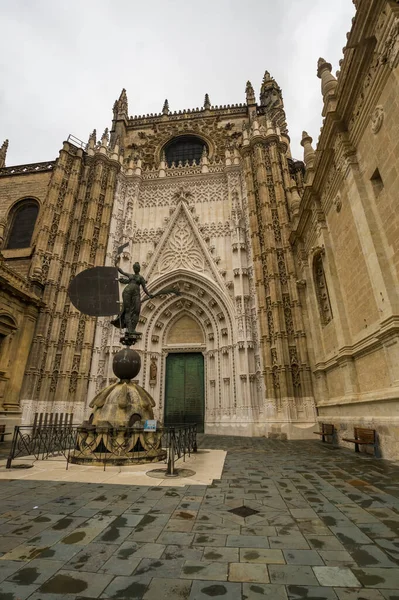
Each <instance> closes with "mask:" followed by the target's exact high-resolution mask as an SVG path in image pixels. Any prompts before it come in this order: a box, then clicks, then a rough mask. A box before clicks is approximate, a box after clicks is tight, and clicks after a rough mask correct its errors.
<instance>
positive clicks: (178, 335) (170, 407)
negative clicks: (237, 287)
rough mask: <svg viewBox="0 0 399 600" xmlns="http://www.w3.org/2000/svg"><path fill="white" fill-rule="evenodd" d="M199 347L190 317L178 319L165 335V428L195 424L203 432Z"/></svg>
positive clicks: (199, 331) (197, 328)
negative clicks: (166, 351)
mask: <svg viewBox="0 0 399 600" xmlns="http://www.w3.org/2000/svg"><path fill="white" fill-rule="evenodd" d="M203 343H204V334H203V331H202V329H201V327H200V325H199V323H198V322H197V321H196V320H194V319H193V318H192V316H191V315H190V314H184V315H181V316H180V318H178V319H177V320H176V321H175V322H174V324H173V325H172V326H171V328H170V330H169V332H168V336H167V344H168V346H169V348H168V350H169V353H168V355H167V357H166V369H165V371H166V377H165V404H164V406H165V414H164V422H165V425H171V424H173V423H196V424H197V430H198V431H199V432H203V431H204V416H205V380H204V355H203V354H202V352H198V346H199V345H202V344H203ZM190 346H191V348H190ZM183 349H184V351H182V350H183ZM195 350H197V351H195Z"/></svg>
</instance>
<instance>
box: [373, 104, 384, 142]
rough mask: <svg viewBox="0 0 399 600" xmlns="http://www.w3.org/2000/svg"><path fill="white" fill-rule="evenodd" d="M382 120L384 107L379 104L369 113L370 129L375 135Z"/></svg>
mask: <svg viewBox="0 0 399 600" xmlns="http://www.w3.org/2000/svg"><path fill="white" fill-rule="evenodd" d="M383 122H384V107H383V106H382V105H381V104H379V105H378V106H376V107H375V109H374V111H373V114H372V115H371V131H372V132H373V133H374V135H376V134H377V133H378V132H379V130H380V129H381V127H382V124H383Z"/></svg>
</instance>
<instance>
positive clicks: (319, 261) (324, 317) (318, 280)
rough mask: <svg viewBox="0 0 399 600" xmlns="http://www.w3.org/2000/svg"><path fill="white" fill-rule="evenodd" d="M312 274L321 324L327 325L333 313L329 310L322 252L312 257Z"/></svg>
mask: <svg viewBox="0 0 399 600" xmlns="http://www.w3.org/2000/svg"><path fill="white" fill-rule="evenodd" d="M313 276H314V282H315V289H316V295H317V300H318V304H319V309H320V317H321V322H322V323H323V325H327V323H329V322H330V321H331V319H332V317H333V315H332V310H331V304H330V297H329V294H328V288H327V283H326V278H325V274H324V266H323V254H322V253H321V252H319V253H318V254H316V256H315V257H314V259H313Z"/></svg>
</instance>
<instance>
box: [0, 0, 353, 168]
mask: <svg viewBox="0 0 399 600" xmlns="http://www.w3.org/2000/svg"><path fill="white" fill-rule="evenodd" d="M354 12H355V9H354V6H353V3H352V0H334V2H329V1H327V0H213V1H212V2H203V1H196V2H194V1H193V0H145V1H142V2H138V1H136V0H85V1H79V2H78V0H70V1H69V2H59V1H58V0H56V1H55V0H34V1H32V0H19V1H18V2H15V1H14V2H13V1H12V0H9V1H7V0H0V23H1V35H0V81H1V88H0V144H1V142H2V140H3V139H5V138H9V140H10V146H9V150H8V156H7V166H11V165H16V164H22V163H31V162H39V161H45V160H53V159H55V158H56V157H57V156H58V151H59V149H60V148H61V146H62V142H63V141H64V140H65V139H66V138H67V137H68V135H69V134H70V133H71V134H73V135H75V136H76V137H78V138H79V139H81V140H83V141H87V138H88V135H89V133H90V132H91V131H92V130H93V128H96V129H97V132H98V133H102V131H103V130H104V128H105V127H106V126H110V123H111V119H112V106H113V103H114V101H115V99H116V98H117V97H118V96H119V94H120V91H121V89H122V88H123V87H125V88H126V90H127V94H128V100H129V114H130V115H137V114H143V113H151V112H152V113H157V112H160V111H161V109H162V105H163V102H164V99H165V98H168V100H169V106H170V109H171V110H172V111H173V110H182V109H184V108H195V107H197V106H198V107H199V106H201V105H202V103H203V98H204V94H205V92H207V93H208V94H209V96H210V100H211V103H212V104H233V103H236V102H245V84H246V81H247V80H248V79H249V80H250V81H251V82H252V85H253V86H254V88H255V92H256V96H257V98H258V97H259V89H260V85H261V82H262V78H263V74H264V71H265V70H266V69H267V70H268V71H270V73H271V74H272V75H273V77H274V78H275V79H276V81H277V82H278V83H279V85H280V86H281V88H282V90H283V96H284V102H285V108H286V113H287V121H288V128H289V132H290V136H291V140H292V154H293V156H294V157H295V158H302V148H301V146H300V145H299V140H300V137H301V132H302V130H303V129H306V130H307V131H308V132H309V133H310V134H311V135H312V136H313V138H314V140H315V142H314V143H316V140H317V138H318V135H319V131H320V126H321V116H320V113H321V109H322V99H321V94H320V80H319V79H318V78H317V77H316V66H317V60H318V58H319V56H323V57H324V58H325V59H326V60H328V61H329V62H331V63H332V65H333V73H335V71H336V70H337V69H338V68H339V67H338V61H339V60H340V58H342V48H343V46H344V45H345V42H346V32H347V31H349V29H350V27H351V18H352V17H353V15H354Z"/></svg>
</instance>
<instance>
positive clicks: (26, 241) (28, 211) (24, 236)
mask: <svg viewBox="0 0 399 600" xmlns="http://www.w3.org/2000/svg"><path fill="white" fill-rule="evenodd" d="M38 213H39V205H38V203H37V202H36V201H35V200H32V199H30V198H29V199H26V200H22V202H19V203H18V204H17V205H16V206H15V207H14V210H13V211H12V213H11V215H10V227H9V233H8V239H7V244H6V249H10V250H13V249H16V248H29V246H30V245H31V241H32V235H33V230H34V228H35V224H36V219H37V215H38Z"/></svg>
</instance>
